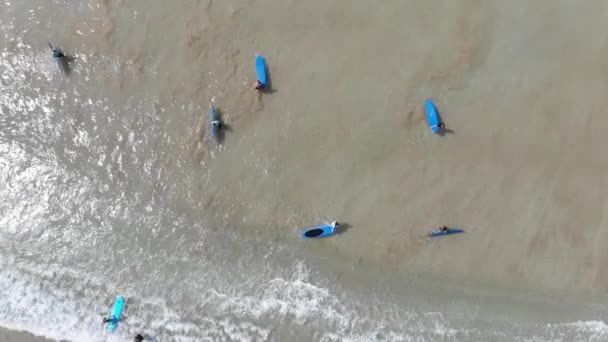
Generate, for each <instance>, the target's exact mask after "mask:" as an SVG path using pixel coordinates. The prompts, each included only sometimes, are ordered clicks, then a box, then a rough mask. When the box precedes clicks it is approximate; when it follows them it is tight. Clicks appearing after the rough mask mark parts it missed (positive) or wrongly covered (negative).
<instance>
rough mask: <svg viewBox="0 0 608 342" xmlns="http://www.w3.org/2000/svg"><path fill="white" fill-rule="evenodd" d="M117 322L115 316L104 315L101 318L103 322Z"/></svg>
mask: <svg viewBox="0 0 608 342" xmlns="http://www.w3.org/2000/svg"><path fill="white" fill-rule="evenodd" d="M115 322H118V319H116V317H115V316H110V317H104V318H103V323H104V324H105V323H115Z"/></svg>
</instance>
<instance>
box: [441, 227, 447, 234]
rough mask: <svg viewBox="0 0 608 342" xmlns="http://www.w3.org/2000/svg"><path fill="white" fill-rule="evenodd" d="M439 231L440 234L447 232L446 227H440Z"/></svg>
mask: <svg viewBox="0 0 608 342" xmlns="http://www.w3.org/2000/svg"><path fill="white" fill-rule="evenodd" d="M439 231H440V232H442V233H445V232H447V231H448V227H446V226H441V227H439Z"/></svg>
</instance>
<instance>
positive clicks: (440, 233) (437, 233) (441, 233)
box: [427, 228, 464, 237]
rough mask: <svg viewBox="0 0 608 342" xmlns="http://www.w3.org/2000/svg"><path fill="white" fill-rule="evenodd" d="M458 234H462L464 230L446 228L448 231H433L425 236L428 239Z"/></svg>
mask: <svg viewBox="0 0 608 342" xmlns="http://www.w3.org/2000/svg"><path fill="white" fill-rule="evenodd" d="M459 233H464V230H462V229H453V228H448V230H446V231H440V230H434V231H432V232H430V233H428V234H427V236H428V237H437V236H444V235H451V234H459Z"/></svg>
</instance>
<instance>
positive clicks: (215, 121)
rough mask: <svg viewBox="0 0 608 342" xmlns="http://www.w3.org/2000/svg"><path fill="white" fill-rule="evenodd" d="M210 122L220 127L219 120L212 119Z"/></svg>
mask: <svg viewBox="0 0 608 342" xmlns="http://www.w3.org/2000/svg"><path fill="white" fill-rule="evenodd" d="M211 124H212V125H213V126H215V127H217V128H222V123H221V122H220V120H213V121H211Z"/></svg>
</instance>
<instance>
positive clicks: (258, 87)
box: [254, 80, 264, 90]
mask: <svg viewBox="0 0 608 342" xmlns="http://www.w3.org/2000/svg"><path fill="white" fill-rule="evenodd" d="M254 88H255V89H256V90H262V89H264V84H263V83H262V82H260V80H256V81H255V86H254Z"/></svg>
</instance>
